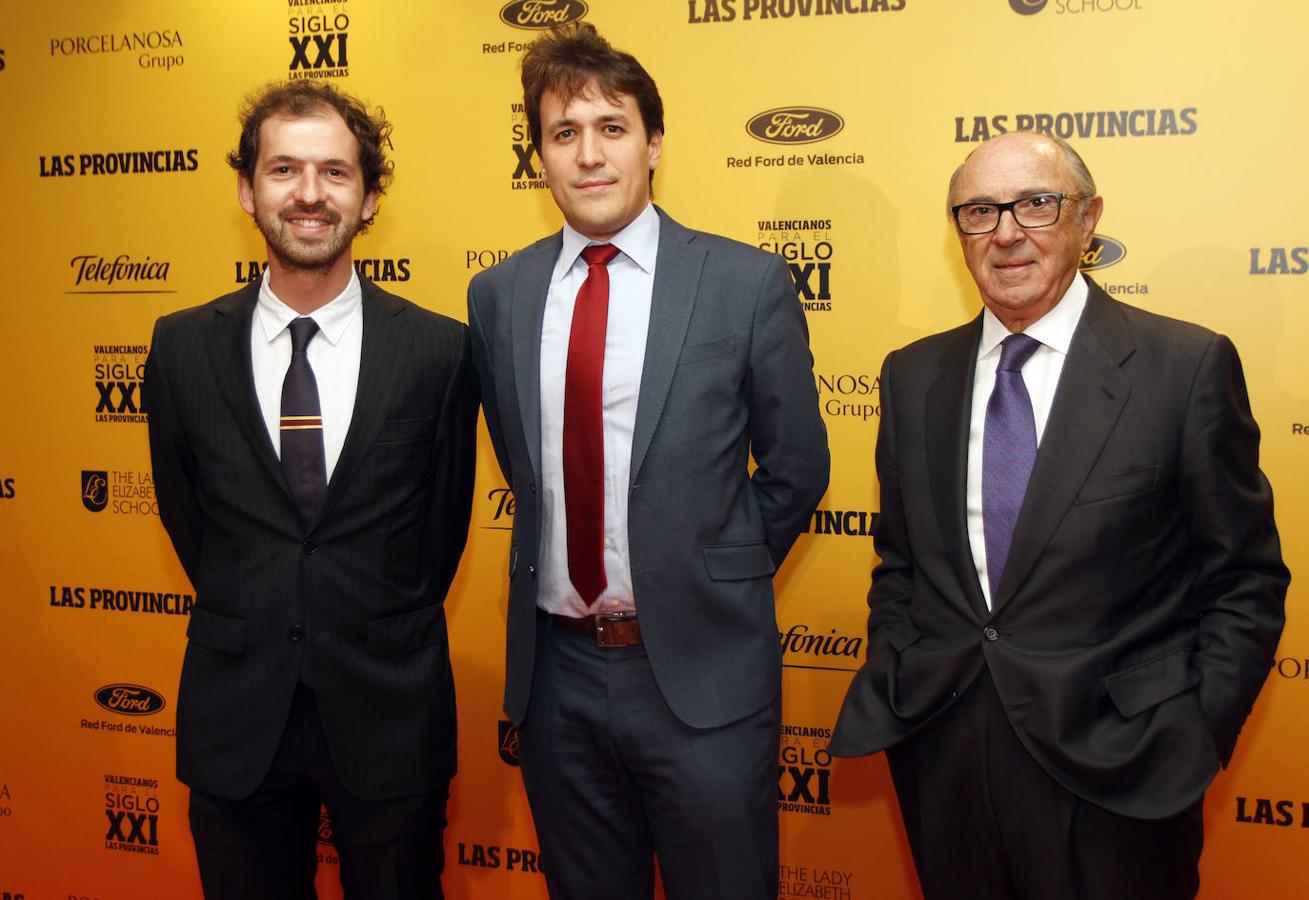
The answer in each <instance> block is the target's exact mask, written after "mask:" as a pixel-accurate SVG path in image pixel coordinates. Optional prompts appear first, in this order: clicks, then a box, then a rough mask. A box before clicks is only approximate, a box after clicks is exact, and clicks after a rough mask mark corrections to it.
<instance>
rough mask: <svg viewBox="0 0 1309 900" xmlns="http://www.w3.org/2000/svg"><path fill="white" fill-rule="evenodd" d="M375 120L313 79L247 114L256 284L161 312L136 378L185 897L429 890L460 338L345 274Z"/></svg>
mask: <svg viewBox="0 0 1309 900" xmlns="http://www.w3.org/2000/svg"><path fill="white" fill-rule="evenodd" d="M389 130H390V129H389V126H388V125H387V123H386V121H385V119H383V118H381V114H380V111H379V112H378V113H376V114H374V113H370V112H369V111H368V110H367V109H366V108H365V107H364V106H362V105H361V104H360V103H359V102H358V101H357V100H355V99H354V98H351V97H348V96H345V95H343V94H341V93H339V92H337V91H336V90H334V89H333V88H331V87H329V86H327V85H326V84H324V83H322V82H316V81H294V82H290V83H288V84H283V85H275V86H272V87H270V88H269V89H268V90H266V91H264V92H263V93H261V94H259V95H257V96H256V97H254V98H253V99H252V100H251V102H250V105H249V106H248V107H247V109H246V110H245V112H244V114H243V116H242V135H241V139H240V143H239V145H238V147H237V150H236V151H235V152H234V153H232V154H231V155H230V156H229V158H228V161H229V163H231V165H232V166H233V168H235V169H236V170H237V187H238V194H239V197H240V201H241V205H242V207H243V208H244V209H245V211H246V212H247V213H249V214H250V215H251V216H253V218H254V221H255V223H256V224H257V225H258V227H259V229H260V231H261V232H262V233H263V235H264V239H265V242H266V244H267V248H268V269H267V271H266V272H265V273H264V277H263V278H262V279H261V280H260V281H258V282H254V283H251V284H250V285H249V286H247V287H245V288H243V289H241V290H239V291H236V292H235V293H232V294H228V295H227V296H225V297H220V298H218V299H217V300H214V301H213V302H211V303H208V304H206V305H204V306H199V307H195V308H193V309H187V310H182V311H180V312H176V313H173V314H171V315H168V316H164V317H163V318H161V319H160V320H159V322H158V324H157V325H156V327H155V334H154V340H153V343H152V345H151V348H150V357H149V360H148V362H147V375H146V382H145V387H146V393H147V396H148V398H149V407H150V451H151V458H152V461H153V464H154V477H155V486H156V491H157V494H158V499H159V514H160V517H161V519H162V520H163V524H164V527H165V528H166V529H167V530H168V534H169V536H170V537H171V538H172V542H173V546H174V548H175V549H176V551H177V555H178V558H179V559H180V560H181V562H182V565H183V567H184V568H185V569H186V573H187V575H188V576H189V577H190V579H191V583H192V584H193V585H194V586H195V589H196V604H195V606H194V608H193V609H192V612H191V622H190V625H189V627H188V628H187V637H188V638H189V642H188V644H187V649H186V658H185V662H184V663H183V666H182V679H181V688H180V691H179V697H178V712H177V770H178V777H179V778H181V779H182V780H183V781H185V782H186V783H187V784H188V785H189V786H190V787H191V803H190V818H191V831H192V834H193V835H194V838H195V844H196V854H197V856H198V858H199V864H200V879H201V882H202V884H203V886H204V891H205V896H206V897H208V898H210V900H214V898H220V900H224V898H230V900H256V898H267V900H288V898H310V897H313V896H314V887H313V883H314V869H315V865H316V849H317V836H318V822H319V809H320V805H321V804H325V805H326V806H327V810H328V812H329V814H330V815H331V818H332V831H333V837H334V839H335V843H336V848H337V850H338V852H339V853H340V858H341V870H340V871H341V882H342V885H343V886H344V888H345V894H346V896H347V897H350V898H360V900H399V898H413V900H418V898H423V900H429V898H432V897H439V896H441V887H440V874H441V868H442V861H443V854H442V850H441V839H442V830H443V828H444V826H445V806H446V798H447V793H448V785H449V783H450V778H451V777H452V775H453V774H454V768H455V707H454V683H453V680H452V677H451V669H450V659H449V650H448V647H447V641H446V630H445V614H444V611H443V607H442V603H443V601H444V598H445V594H446V590H447V589H448V588H449V586H450V582H451V581H452V580H453V578H454V575H455V569H456V567H457V566H458V563H459V557H460V554H461V553H462V552H463V547H464V542H465V539H466V536H467V530H468V517H469V510H470V506H471V501H472V486H473V465H474V459H475V444H476V423H477V395H476V380H475V375H474V372H473V369H472V365H471V361H470V350H469V341H468V330H467V328H466V327H465V326H463V325H462V324H460V323H459V322H456V321H454V320H452V319H449V318H446V317H444V316H439V315H437V314H435V313H431V312H428V311H426V310H423V309H420V308H418V307H416V306H414V305H413V304H412V303H409V302H408V301H406V300H402V299H400V298H399V297H394V296H392V295H390V294H388V293H386V292H385V291H383V290H381V289H380V288H378V287H376V286H374V285H373V284H371V283H370V282H368V281H367V280H365V279H362V278H360V277H359V276H358V275H357V274H356V272H355V269H354V266H353V265H352V261H351V246H352V241H353V239H354V236H355V235H356V234H357V233H358V232H359V231H362V230H363V229H364V228H365V227H366V226H367V225H368V223H369V222H371V220H372V217H373V214H374V213H375V212H376V210H377V204H378V199H379V197H380V196H381V194H382V192H383V190H384V189H385V186H386V183H387V182H388V181H389V178H390V164H389V163H388V162H387V160H386V157H385V152H384V147H385V144H386V140H387V133H388V132H389Z"/></svg>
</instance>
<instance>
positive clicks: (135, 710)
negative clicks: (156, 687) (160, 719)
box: [95, 684, 168, 716]
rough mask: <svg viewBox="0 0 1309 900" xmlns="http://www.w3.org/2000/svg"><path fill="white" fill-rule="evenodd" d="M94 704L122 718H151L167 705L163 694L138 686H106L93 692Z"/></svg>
mask: <svg viewBox="0 0 1309 900" xmlns="http://www.w3.org/2000/svg"><path fill="white" fill-rule="evenodd" d="M95 702H96V703H97V704H99V705H100V707H101V708H102V709H107V710H109V711H110V712H114V713H118V714H119V715H122V716H152V715H154V714H155V713H157V712H159V710H161V709H163V708H164V707H165V706H167V705H168V704H167V703H165V702H164V695H163V694H161V693H159V692H158V691H152V690H150V688H148V687H142V686H141V685H139V684H106V685H105V686H104V687H102V688H100V689H99V690H97V691H96V692H95Z"/></svg>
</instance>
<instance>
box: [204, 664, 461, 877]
mask: <svg viewBox="0 0 1309 900" xmlns="http://www.w3.org/2000/svg"><path fill="white" fill-rule="evenodd" d="M448 796H449V791H448V788H446V789H442V790H439V791H435V792H433V793H429V794H419V795H415V796H412V797H400V798H397V799H394V800H362V799H360V798H358V797H355V796H353V795H351V794H350V793H349V792H348V791H346V790H345V788H344V787H342V786H341V783H340V781H339V780H338V779H337V777H336V773H335V771H334V769H333V767H332V760H331V757H330V756H329V755H328V750H327V741H326V739H325V738H324V737H323V727H322V722H321V720H320V718H319V715H318V705H317V703H316V702H315V700H314V694H313V691H311V690H310V689H308V688H307V687H305V686H304V685H301V686H299V687H298V688H296V694H295V699H294V700H293V701H292V704H291V714H290V717H289V719H288V721H287V725H286V732H285V733H284V734H283V735H282V741H281V744H280V745H279V747H278V749H277V755H276V757H275V758H274V760H273V765H272V768H271V769H270V771H269V773H268V776H267V777H266V778H265V779H264V782H263V784H261V785H260V786H259V788H258V790H256V791H255V792H254V794H252V795H251V796H249V797H246V798H244V799H241V800H227V799H223V798H220V797H213V796H210V795H208V794H203V793H201V792H199V791H196V790H192V791H191V806H190V817H191V835H192V837H193V838H194V839H195V849H196V856H197V858H198V860H199V863H200V882H201V885H202V886H203V888H204V894H205V897H206V898H207V900H312V898H314V897H316V896H317V895H316V894H315V892H314V871H315V868H316V866H317V862H318V843H317V839H318V822H319V809H320V805H326V806H327V811H328V815H329V816H330V817H331V823H332V836H333V840H334V842H335V845H336V851H337V853H338V855H339V856H340V860H341V885H342V887H343V888H344V890H345V896H346V897H347V898H349V900H419V898H421V900H432V898H437V900H440V898H441V897H442V896H443V895H442V893H441V870H442V868H443V867H444V864H445V852H444V850H443V848H442V844H441V840H442V834H443V832H444V830H445V806H446V800H447V798H448Z"/></svg>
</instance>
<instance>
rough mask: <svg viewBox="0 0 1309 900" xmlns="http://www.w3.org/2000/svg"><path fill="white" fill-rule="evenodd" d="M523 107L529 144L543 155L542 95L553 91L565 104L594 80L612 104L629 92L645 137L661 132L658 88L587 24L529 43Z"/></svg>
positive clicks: (627, 55) (555, 30)
mask: <svg viewBox="0 0 1309 900" xmlns="http://www.w3.org/2000/svg"><path fill="white" fill-rule="evenodd" d="M522 65H523V109H524V111H525V112H526V113H527V127H528V129H529V130H530V131H531V133H532V143H533V144H535V145H536V149H537V152H538V153H539V152H540V151H541V97H542V96H544V95H545V92H546V91H548V90H554V92H555V93H557V94H558V95H559V99H560V100H562V101H563V103H564V106H567V105H568V104H569V103H570V102H572V101H573V100H574V99H575V98H577V97H579V96H581V95H582V94H583V93H585V92H586V89H587V86H588V85H590V84H591V82H592V81H594V82H595V83H596V86H597V87H599V89H600V91H601V92H602V93H603V94H604V95H605V97H607V98H609V99H610V100H612V99H614V98H615V97H617V96H618V95H619V94H631V95H632V97H634V98H635V99H636V106H637V109H639V110H640V111H641V122H642V123H643V124H644V125H645V136H646V138H647V139H649V138H651V137H653V136H654V135H655V134H656V133H659V132H662V131H663V130H664V102H663V100H661V99H660V98H659V88H658V87H656V86H655V83H654V79H653V78H651V77H650V73H649V72H647V71H646V70H645V69H644V68H643V67H642V65H641V64H640V63H639V62H637V61H636V57H634V56H632V54H630V53H624V52H623V51H621V50H615V49H614V48H613V46H612V45H611V44H610V43H609V42H608V41H607V40H605V39H604V38H603V37H601V36H600V34H599V32H597V31H596V30H595V26H594V25H592V24H591V23H590V22H569V23H568V24H567V25H560V26H559V27H557V28H552V29H551V30H550V31H548V32H546V33H545V34H543V35H542V36H541V37H539V38H537V39H536V40H535V41H533V42H532V44H531V46H530V47H528V48H527V52H526V53H525V54H524V55H523V64H522Z"/></svg>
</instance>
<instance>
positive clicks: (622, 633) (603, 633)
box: [550, 612, 641, 647]
mask: <svg viewBox="0 0 1309 900" xmlns="http://www.w3.org/2000/svg"><path fill="white" fill-rule="evenodd" d="M550 621H551V622H553V623H554V625H555V627H557V628H562V629H564V630H565V631H571V632H574V633H575V634H584V635H586V636H587V637H594V638H595V645H596V646H597V647H633V646H636V645H637V644H640V643H641V623H640V622H638V621H637V619H636V613H634V612H622V613H601V614H599V615H596V616H582V617H581V618H580V619H579V618H575V617H573V616H561V615H558V614H556V613H550Z"/></svg>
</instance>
